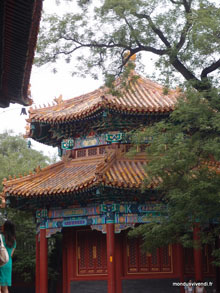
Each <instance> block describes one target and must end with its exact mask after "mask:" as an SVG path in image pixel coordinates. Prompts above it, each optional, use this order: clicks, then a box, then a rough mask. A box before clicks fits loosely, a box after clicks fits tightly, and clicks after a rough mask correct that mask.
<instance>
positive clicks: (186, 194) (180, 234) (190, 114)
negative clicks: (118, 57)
mask: <svg viewBox="0 0 220 293" xmlns="http://www.w3.org/2000/svg"><path fill="white" fill-rule="evenodd" d="M209 97H212V98H211V99H210V98H209V99H206V98H205V97H204V96H203V95H202V94H199V93H198V92H196V91H195V90H192V89H191V88H189V89H188V90H187V92H185V93H184V96H182V97H180V100H179V103H178V105H177V107H176V110H175V111H174V112H173V113H172V114H171V115H170V117H169V118H168V119H167V120H164V121H161V122H159V123H157V124H155V125H153V126H151V127H148V128H146V130H145V131H144V132H143V131H142V132H141V133H136V135H135V137H134V143H135V144H136V143H138V144H142V143H143V142H144V139H145V137H153V140H152V141H151V143H150V145H148V147H146V153H147V156H148V158H150V160H149V163H148V165H147V167H146V172H147V174H148V177H147V178H146V179H145V188H146V186H147V185H148V184H149V183H150V182H152V180H154V179H155V178H157V179H160V180H158V184H157V186H156V187H155V188H156V189H157V190H158V191H159V192H160V193H161V194H162V195H163V199H162V201H163V203H164V204H165V205H166V207H167V209H166V213H167V214H166V215H165V216H162V217H161V221H160V222H153V223H151V224H149V225H143V226H140V227H138V228H137V229H135V230H134V231H132V232H131V235H133V236H137V235H143V237H144V240H145V241H144V242H145V243H144V246H145V248H147V249H148V250H149V249H153V248H155V247H158V246H161V245H164V244H168V243H170V242H173V243H175V242H181V243H182V244H183V245H184V246H192V245H193V242H192V227H193V225H194V224H195V223H199V224H200V226H201V229H202V231H201V235H200V236H201V240H202V243H203V244H205V243H211V244H213V245H214V241H215V237H216V235H218V233H219V225H217V223H218V222H219V219H220V218H219V216H220V214H219V210H220V190H219V186H220V174H219V172H218V171H217V172H216V170H218V169H219V167H218V165H217V164H218V162H219V160H220V151H219V150H220V136H219V134H220V132H219V126H220V124H219V123H220V120H219V118H220V113H219V111H218V110H219V106H220V101H219V99H218V97H219V93H218V91H217V90H213V91H212V92H210V93H209ZM213 165H214V167H213Z"/></svg>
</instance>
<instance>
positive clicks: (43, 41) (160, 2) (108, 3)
mask: <svg viewBox="0 0 220 293" xmlns="http://www.w3.org/2000/svg"><path fill="white" fill-rule="evenodd" d="M69 2H71V1H70V0H69ZM77 3H78V7H77V8H76V7H74V11H77V13H67V14H65V15H64V16H63V17H58V16H56V15H52V16H48V17H46V19H45V21H46V24H45V25H43V26H42V29H41V33H40V36H39V42H38V57H37V58H36V63H37V64H38V65H42V64H45V63H47V62H56V61H57V59H58V58H59V56H60V55H63V56H64V58H65V60H66V62H70V61H71V58H73V56H74V53H75V52H76V51H78V50H80V55H79V56H78V57H77V60H78V61H79V63H78V66H77V64H76V62H74V71H75V69H76V70H77V69H78V71H79V72H83V73H84V74H87V73H89V72H90V73H91V74H92V75H93V76H94V77H95V78H97V68H99V69H101V70H102V71H103V73H104V74H105V76H106V78H107V79H110V80H112V77H113V76H117V75H119V74H121V73H122V72H126V70H128V68H129V66H125V64H127V63H129V59H130V58H131V57H132V56H133V55H134V54H137V57H138V56H139V55H140V54H139V53H141V52H142V53H144V52H150V53H152V54H154V55H156V56H158V59H157V62H156V66H157V67H158V66H159V67H160V70H161V72H163V74H161V76H163V77H164V79H165V82H170V81H171V77H172V76H173V73H174V72H178V73H180V75H181V76H182V77H183V78H184V80H187V81H191V83H192V84H193V86H194V88H196V89H197V90H199V91H201V90H208V89H210V88H212V87H213V84H215V83H216V82H217V81H218V79H219V67H220V33H219V27H220V9H219V5H218V4H217V1H216V2H215V1H213V0H151V1H146V0H135V1H134V0H100V1H92V0H78V1H77ZM71 5H73V4H71ZM126 52H129V54H127V55H126V57H125V53H126ZM143 56H144V55H143Z"/></svg>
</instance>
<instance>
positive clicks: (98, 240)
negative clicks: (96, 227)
mask: <svg viewBox="0 0 220 293" xmlns="http://www.w3.org/2000/svg"><path fill="white" fill-rule="evenodd" d="M77 248H78V274H79V275H94V274H106V273H107V254H106V236H105V235H104V234H102V233H101V232H97V231H78V232H77Z"/></svg>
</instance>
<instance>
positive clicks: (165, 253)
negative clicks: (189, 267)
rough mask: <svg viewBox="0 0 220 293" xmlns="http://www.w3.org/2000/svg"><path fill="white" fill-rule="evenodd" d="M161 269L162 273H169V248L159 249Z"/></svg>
mask: <svg viewBox="0 0 220 293" xmlns="http://www.w3.org/2000/svg"><path fill="white" fill-rule="evenodd" d="M161 269H162V271H163V272H169V271H171V246H170V245H169V246H164V247H162V248H161Z"/></svg>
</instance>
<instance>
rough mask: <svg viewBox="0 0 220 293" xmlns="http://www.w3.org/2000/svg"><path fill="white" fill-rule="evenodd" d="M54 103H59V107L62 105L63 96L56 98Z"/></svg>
mask: <svg viewBox="0 0 220 293" xmlns="http://www.w3.org/2000/svg"><path fill="white" fill-rule="evenodd" d="M54 101H55V102H56V103H57V105H59V104H61V103H62V102H63V95H59V97H58V98H56V97H55V98H54Z"/></svg>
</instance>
